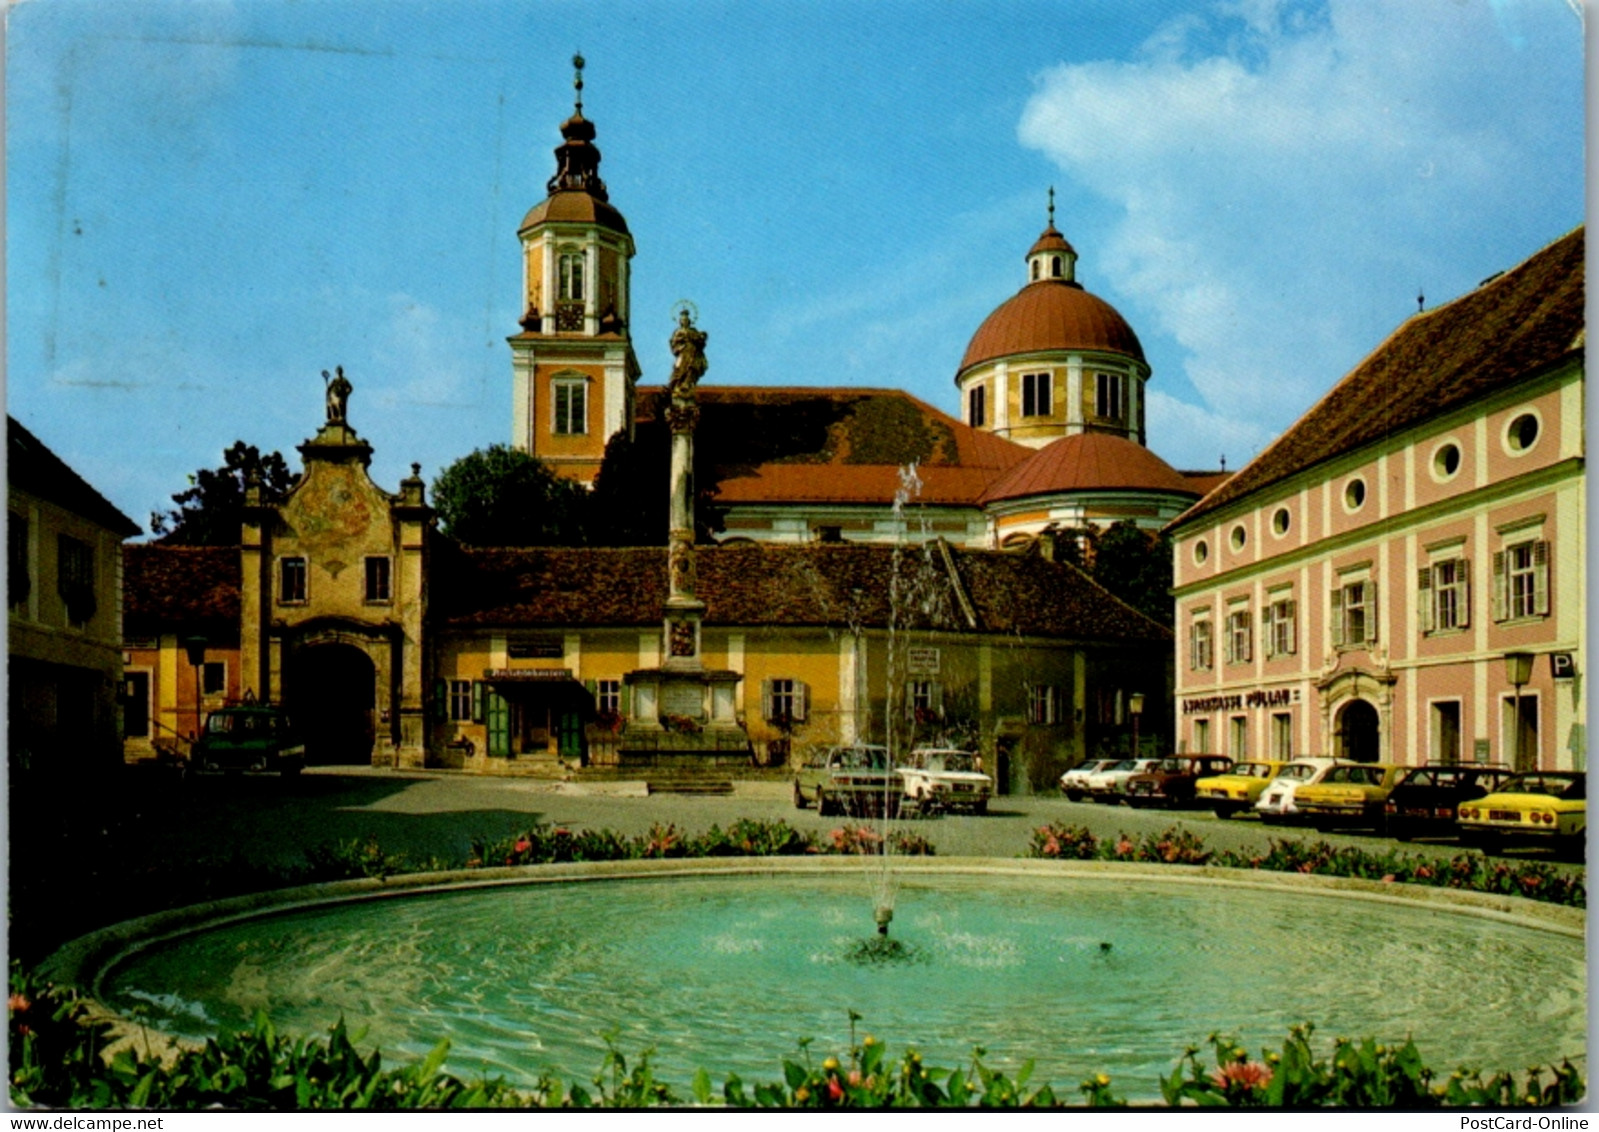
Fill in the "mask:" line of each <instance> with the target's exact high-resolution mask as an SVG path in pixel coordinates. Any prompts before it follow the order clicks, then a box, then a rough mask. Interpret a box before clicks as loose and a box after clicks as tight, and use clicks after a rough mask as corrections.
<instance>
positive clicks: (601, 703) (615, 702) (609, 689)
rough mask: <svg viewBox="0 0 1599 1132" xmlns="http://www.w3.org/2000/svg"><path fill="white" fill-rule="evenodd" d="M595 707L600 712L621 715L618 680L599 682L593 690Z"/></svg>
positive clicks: (620, 692)
mask: <svg viewBox="0 0 1599 1132" xmlns="http://www.w3.org/2000/svg"><path fill="white" fill-rule="evenodd" d="M594 700H595V706H596V707H598V708H599V709H600V711H602V712H610V713H611V714H613V715H621V714H622V682H621V681H620V680H599V681H596V682H595V688H594Z"/></svg>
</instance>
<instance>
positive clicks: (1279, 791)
mask: <svg viewBox="0 0 1599 1132" xmlns="http://www.w3.org/2000/svg"><path fill="white" fill-rule="evenodd" d="M1348 762H1349V760H1348V759H1329V758H1321V757H1319V756H1318V757H1315V758H1308V759H1295V760H1294V761H1293V762H1291V763H1289V764H1288V765H1287V766H1285V767H1283V768H1282V770H1280V771H1278V772H1277V777H1276V778H1274V779H1272V780H1271V781H1270V782H1268V783H1267V784H1266V789H1264V790H1262V791H1261V792H1260V798H1259V800H1258V801H1256V802H1255V812H1256V813H1257V814H1259V815H1260V820H1261V821H1263V822H1268V823H1270V822H1280V821H1287V820H1289V819H1292V818H1296V817H1298V816H1299V808H1298V807H1297V806H1295V805H1294V791H1295V790H1297V789H1299V787H1301V786H1309V785H1310V784H1311V783H1313V782H1320V781H1321V780H1322V778H1323V777H1324V776H1325V775H1326V774H1327V772H1328V771H1329V770H1331V769H1332V768H1333V767H1335V766H1342V765H1344V764H1346V763H1348Z"/></svg>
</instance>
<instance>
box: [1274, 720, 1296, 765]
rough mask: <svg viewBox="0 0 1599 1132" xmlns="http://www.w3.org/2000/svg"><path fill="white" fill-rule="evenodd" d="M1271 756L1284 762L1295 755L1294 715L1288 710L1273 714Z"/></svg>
mask: <svg viewBox="0 0 1599 1132" xmlns="http://www.w3.org/2000/svg"><path fill="white" fill-rule="evenodd" d="M1271 757H1272V758H1274V759H1279V760H1281V761H1283V762H1287V761H1289V760H1290V759H1292V758H1293V757H1294V717H1293V716H1292V715H1290V714H1289V713H1288V712H1286V711H1279V712H1273V713H1272V716H1271Z"/></svg>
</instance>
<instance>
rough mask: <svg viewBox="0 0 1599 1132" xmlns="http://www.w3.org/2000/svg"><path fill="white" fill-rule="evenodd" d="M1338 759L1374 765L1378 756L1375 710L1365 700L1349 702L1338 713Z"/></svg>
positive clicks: (1336, 736) (1336, 735)
mask: <svg viewBox="0 0 1599 1132" xmlns="http://www.w3.org/2000/svg"><path fill="white" fill-rule="evenodd" d="M1335 738H1336V739H1337V741H1338V757H1339V758H1343V759H1353V760H1354V761H1355V762H1357V763H1374V762H1376V761H1377V758H1378V755H1379V753H1380V752H1379V742H1378V735H1377V709H1376V708H1374V707H1372V706H1371V704H1369V703H1367V702H1366V701H1365V700H1350V701H1349V702H1348V703H1347V704H1345V705H1344V706H1343V708H1342V709H1341V710H1340V711H1339V712H1338V727H1337V730H1336V734H1335Z"/></svg>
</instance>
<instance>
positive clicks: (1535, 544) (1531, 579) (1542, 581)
mask: <svg viewBox="0 0 1599 1132" xmlns="http://www.w3.org/2000/svg"><path fill="white" fill-rule="evenodd" d="M1548 615H1549V543H1548V542H1547V541H1545V540H1544V539H1528V540H1527V541H1525V542H1518V543H1514V544H1512V545H1510V546H1507V547H1505V548H1504V549H1503V550H1499V551H1495V552H1494V620H1495V621H1515V620H1518V619H1519V618H1523V617H1547V616H1548Z"/></svg>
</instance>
